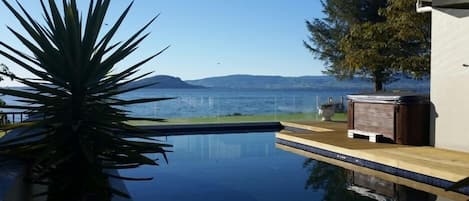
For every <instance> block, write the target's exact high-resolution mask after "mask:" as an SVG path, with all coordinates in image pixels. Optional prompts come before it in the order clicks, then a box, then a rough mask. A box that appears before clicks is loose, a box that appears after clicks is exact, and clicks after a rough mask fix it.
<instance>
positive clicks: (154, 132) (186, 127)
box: [137, 122, 284, 136]
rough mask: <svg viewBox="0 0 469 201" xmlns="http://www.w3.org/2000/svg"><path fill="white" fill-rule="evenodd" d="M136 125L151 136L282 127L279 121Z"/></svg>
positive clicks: (246, 131)
mask: <svg viewBox="0 0 469 201" xmlns="http://www.w3.org/2000/svg"><path fill="white" fill-rule="evenodd" d="M137 127H139V128H141V129H145V130H147V131H149V132H150V133H151V134H150V135H151V136H175V135H195V134H223V133H252V132H277V131H280V130H282V129H283V128H284V126H283V125H282V124H281V123H280V122H239V123H206V124H167V125H150V126H137Z"/></svg>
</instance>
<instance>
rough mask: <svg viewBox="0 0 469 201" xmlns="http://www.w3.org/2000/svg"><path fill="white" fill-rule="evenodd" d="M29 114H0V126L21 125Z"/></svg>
mask: <svg viewBox="0 0 469 201" xmlns="http://www.w3.org/2000/svg"><path fill="white" fill-rule="evenodd" d="M29 116H30V113H28V112H0V124H1V125H5V124H13V123H21V122H23V121H24V120H26V119H28V118H29Z"/></svg>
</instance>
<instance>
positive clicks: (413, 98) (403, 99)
mask: <svg viewBox="0 0 469 201" xmlns="http://www.w3.org/2000/svg"><path fill="white" fill-rule="evenodd" d="M347 99H349V100H352V101H354V102H369V103H401V104H405V103H428V102H430V96H429V94H419V93H412V92H399V93H393V92H378V93H361V94H351V95H347Z"/></svg>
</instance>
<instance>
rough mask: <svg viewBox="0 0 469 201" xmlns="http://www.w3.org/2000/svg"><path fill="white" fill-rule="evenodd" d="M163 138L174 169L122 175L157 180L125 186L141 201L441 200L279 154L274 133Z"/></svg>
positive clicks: (165, 166)
mask: <svg viewBox="0 0 469 201" xmlns="http://www.w3.org/2000/svg"><path fill="white" fill-rule="evenodd" d="M159 139H162V140H165V141H167V142H168V143H170V144H172V145H173V146H174V148H173V151H174V152H172V153H169V154H168V158H169V164H162V165H161V166H160V167H156V168H155V167H149V166H143V167H140V168H137V169H131V170H121V171H120V174H121V175H123V176H132V177H148V176H150V177H154V179H153V180H152V181H139V182H134V181H126V182H125V184H126V186H127V189H128V191H129V192H130V194H131V196H132V198H133V200H135V201H144V200H168V201H169V200H171V201H185V200H190V201H197V200H204V201H211V200H227V201H230V200H238V201H239V200H247V201H250V200H252V201H254V200H256V201H263V200H265V201H267V200H269V201H272V200H298V201H300V200H382V199H385V200H390V199H393V200H411V199H408V198H425V200H435V199H436V196H435V195H433V194H430V193H426V192H422V191H419V190H415V189H412V188H409V187H405V186H402V185H397V184H394V183H392V182H388V181H385V180H379V179H378V178H375V177H368V176H367V175H365V174H361V173H355V172H354V171H352V170H348V169H344V168H341V167H337V166H334V165H331V164H328V163H324V162H320V161H316V160H314V159H310V158H308V157H305V156H302V155H298V154H294V153H291V152H288V151H284V150H282V149H279V148H277V147H276V143H275V142H276V139H275V134H274V133H272V132H268V133H244V134H217V135H187V136H169V137H159ZM156 157H157V156H155V158H156ZM370 186H374V187H377V188H376V189H371V190H370V189H369V187H370ZM404 192H405V193H404ZM399 194H400V195H399ZM403 195H405V196H404V198H402V196H403ZM396 196H397V198H398V199H395V197H396ZM399 196H401V197H399ZM393 197H394V198H393ZM372 198H373V199H372ZM388 198H389V199H388Z"/></svg>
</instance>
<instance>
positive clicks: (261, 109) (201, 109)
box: [0, 88, 428, 118]
mask: <svg viewBox="0 0 469 201" xmlns="http://www.w3.org/2000/svg"><path fill="white" fill-rule="evenodd" d="M420 91H421V92H428V89H422V90H420ZM359 92H361V91H360V90H330V89H325V90H308V89H302V90H295V89H291V90H290V89H285V90H266V89H215V88H205V89H141V90H138V91H134V92H129V93H126V94H124V95H121V96H120V98H123V99H135V98H152V97H174V98H175V99H173V100H167V101H161V102H155V103H145V104H137V105H133V106H130V107H127V108H126V109H127V110H128V111H129V112H130V113H131V114H132V115H133V116H138V117H158V118H186V117H208V116H229V115H254V114H267V115H268V114H287V113H308V112H316V111H317V106H318V105H319V104H321V103H325V102H327V100H328V98H329V97H332V98H333V100H334V101H340V100H341V97H344V96H346V95H347V94H352V93H359ZM0 98H1V99H3V100H5V101H6V102H7V103H9V104H18V102H16V101H15V98H13V97H10V96H1V97H0ZM3 111H7V110H6V109H3Z"/></svg>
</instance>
